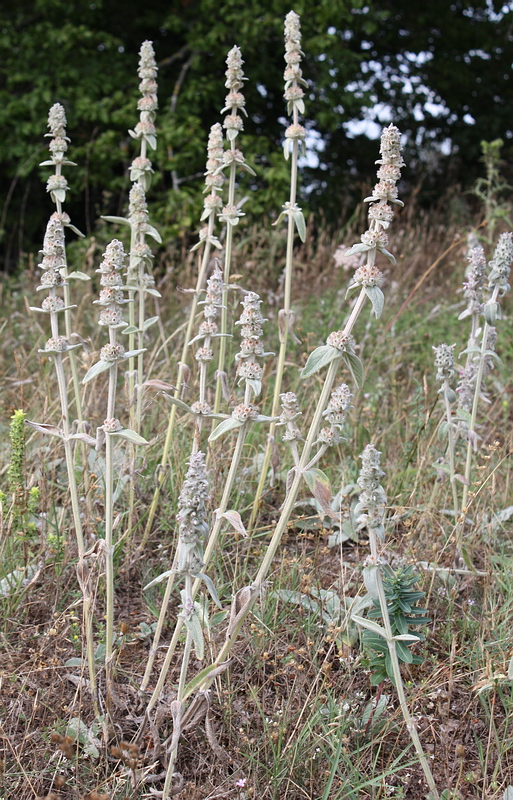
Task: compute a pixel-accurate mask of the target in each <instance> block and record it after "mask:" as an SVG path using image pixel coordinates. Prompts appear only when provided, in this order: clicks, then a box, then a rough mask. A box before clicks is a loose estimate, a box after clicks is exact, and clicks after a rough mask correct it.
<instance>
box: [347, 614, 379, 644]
mask: <svg viewBox="0 0 513 800" xmlns="http://www.w3.org/2000/svg"><path fill="white" fill-rule="evenodd" d="M351 619H352V620H353V622H356V624H357V625H360V626H361V627H362V628H366V629H367V630H368V631H372V633H377V634H378V636H381V637H382V638H383V639H387V632H386V630H385V629H384V628H382V627H381V625H378V623H377V622H374V621H373V620H371V619H366V618H365V617H359V616H358V615H357V614H353V615H352V617H351Z"/></svg>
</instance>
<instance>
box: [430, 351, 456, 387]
mask: <svg viewBox="0 0 513 800" xmlns="http://www.w3.org/2000/svg"><path fill="white" fill-rule="evenodd" d="M454 347H455V345H453V344H452V345H451V344H439V345H438V347H433V350H434V352H435V367H436V368H437V373H436V379H437V381H440V382H441V383H443V382H444V381H445V380H451V379H452V378H453V376H454Z"/></svg>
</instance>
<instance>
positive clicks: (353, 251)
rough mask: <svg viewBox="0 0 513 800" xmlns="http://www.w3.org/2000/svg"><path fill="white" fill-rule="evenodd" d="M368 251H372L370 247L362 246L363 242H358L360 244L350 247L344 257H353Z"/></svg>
mask: <svg viewBox="0 0 513 800" xmlns="http://www.w3.org/2000/svg"><path fill="white" fill-rule="evenodd" d="M368 250H372V247H369V245H367V244H363V242H360V243H358V244H354V245H353V246H352V247H350V248H349V250H348V251H347V252H346V253H344V255H345V256H346V257H347V256H354V255H356V254H357V253H366V252H367V251H368Z"/></svg>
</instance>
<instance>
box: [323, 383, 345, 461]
mask: <svg viewBox="0 0 513 800" xmlns="http://www.w3.org/2000/svg"><path fill="white" fill-rule="evenodd" d="M352 396H353V395H352V394H351V392H350V390H349V386H347V384H345V383H341V384H340V386H337V388H336V389H334V391H333V392H332V393H331V397H330V401H329V403H328V405H327V407H326V410H325V411H323V412H322V416H323V417H325V418H326V421H327V422H329V428H328V427H325V428H321V430H320V431H319V437H318V442H321V444H326V445H328V446H330V447H331V446H332V445H335V444H339V443H340V442H341V441H343V437H342V436H341V435H340V431H341V429H342V427H343V426H344V424H345V421H346V414H347V411H348V409H349V408H351V398H352Z"/></svg>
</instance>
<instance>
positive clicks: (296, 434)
mask: <svg viewBox="0 0 513 800" xmlns="http://www.w3.org/2000/svg"><path fill="white" fill-rule="evenodd" d="M280 400H281V414H280V420H279V422H277V423H276V424H277V425H285V433H284V434H283V436H282V437H281V438H282V439H283V441H284V442H294V441H301V440H302V439H303V437H302V436H301V431H300V430H299V428H298V426H297V425H296V420H297V419H299V417H300V416H301V411H300V410H299V403H298V401H297V397H296V395H295V394H294V392H283V393H282V394H280Z"/></svg>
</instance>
